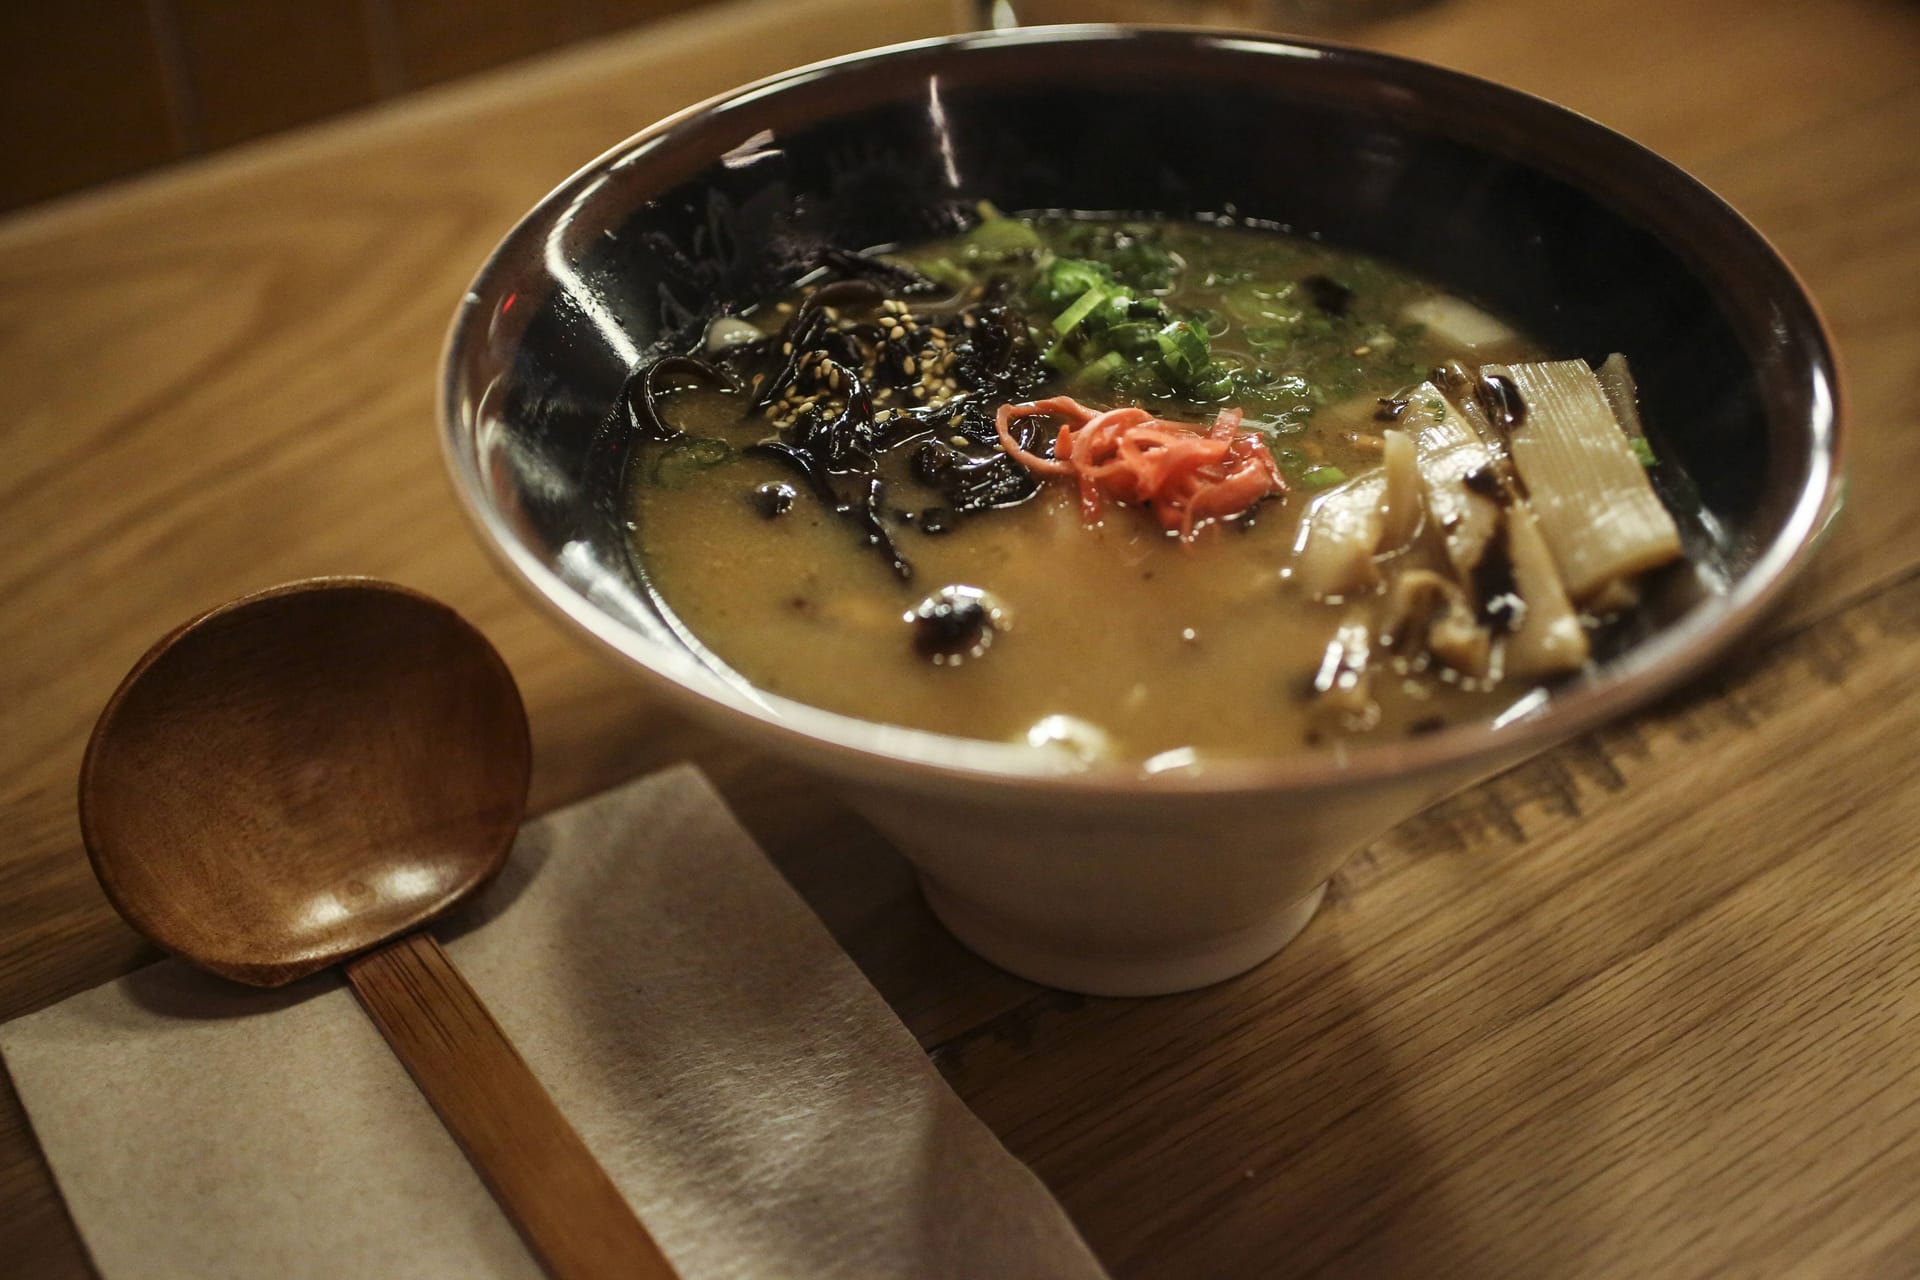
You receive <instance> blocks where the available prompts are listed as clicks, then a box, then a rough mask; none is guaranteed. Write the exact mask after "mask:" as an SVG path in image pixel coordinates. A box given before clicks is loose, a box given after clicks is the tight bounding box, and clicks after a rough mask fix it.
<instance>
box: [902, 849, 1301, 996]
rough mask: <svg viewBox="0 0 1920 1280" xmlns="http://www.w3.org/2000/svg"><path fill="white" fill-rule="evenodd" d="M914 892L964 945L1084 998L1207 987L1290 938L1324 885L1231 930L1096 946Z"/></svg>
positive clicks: (932, 886) (927, 890)
mask: <svg viewBox="0 0 1920 1280" xmlns="http://www.w3.org/2000/svg"><path fill="white" fill-rule="evenodd" d="M920 889H921V892H923V893H924V894H926V898H927V905H928V906H930V907H932V908H933V914H934V915H936V916H938V917H939V918H940V923H942V924H944V925H945V926H947V929H948V931H949V932H951V933H952V934H953V936H954V937H956V938H958V939H959V940H960V941H961V943H962V944H964V945H965V946H966V947H967V949H968V950H970V951H972V952H974V953H975V954H976V955H979V956H981V957H982V958H983V959H986V960H989V961H992V962H993V963H994V964H997V965H999V966H1000V967H1001V968H1002V969H1005V970H1007V971H1008V972H1010V973H1015V974H1018V975H1019V976H1020V977H1022V978H1027V979H1030V980H1031V981H1034V982H1039V983H1043V984H1044V985H1046V986H1049V987H1059V988H1061V989H1062V990H1065V991H1078V992H1081V993H1083V994H1085V995H1090V996H1159V995H1167V994H1169V993H1171V992H1175V991H1191V990H1193V989H1194V988H1196V987H1205V986H1211V985H1212V984H1214V983H1216V982H1224V981H1226V980H1227V979H1228V978H1231V977H1234V976H1236V975H1238V974H1242V973H1245V972H1246V971H1247V970H1248V969H1251V968H1253V967H1254V966H1255V965H1257V964H1259V963H1260V962H1261V961H1263V960H1266V959H1268V958H1270V957H1271V956H1273V955H1274V953H1276V952H1278V951H1279V950H1280V949H1281V948H1282V947H1284V946H1286V945H1287V944H1288V943H1289V942H1292V941H1293V939H1294V937H1295V936H1296V935H1298V934H1299V932H1300V931H1301V930H1302V929H1304V928H1306V927H1307V921H1309V920H1311V919H1313V913H1314V912H1315V911H1317V910H1319V909H1320V902H1321V899H1323V898H1324V897H1326V893H1327V886H1326V885H1325V883H1321V884H1319V885H1316V886H1315V887H1314V889H1313V891H1312V892H1311V893H1309V894H1307V896H1306V897H1304V898H1301V899H1300V900H1299V901H1297V902H1290V903H1288V904H1287V905H1286V906H1284V907H1282V908H1280V909H1279V910H1278V911H1276V912H1274V913H1273V914H1272V915H1270V916H1267V917H1266V918H1264V919H1261V920H1257V921H1255V922H1254V923H1253V924H1250V925H1248V926H1246V927H1245V928H1242V929H1236V930H1235V931H1234V932H1232V933H1226V934H1219V935H1216V936H1214V937H1210V938H1203V939H1201V940H1199V941H1197V942H1187V943H1184V944H1181V945H1179V946H1172V947H1154V946H1151V945H1143V946H1141V947H1139V948H1137V949H1129V950H1125V951H1120V950H1115V951H1111V952H1103V951H1096V950H1089V949H1087V948H1084V947H1075V948H1071V949H1069V948H1066V947H1061V946H1056V945H1050V944H1049V942H1048V940H1046V939H1035V938H1033V937H1032V936H1031V935H1030V934H1028V933H1024V932H1015V931H1014V930H1012V929H1009V928H1008V927H1007V926H1006V925H1005V924H1004V923H1003V922H1002V921H1001V920H1000V919H998V918H996V917H995V916H993V915H992V914H990V913H988V912H986V911H983V910H982V909H980V908H979V907H977V906H975V905H974V904H973V903H971V902H968V901H967V900H966V899H964V898H959V897H955V896H954V895H953V894H951V893H949V892H948V891H947V890H946V889H944V888H942V887H941V886H940V885H939V883H937V882H936V881H933V880H930V879H928V878H927V877H926V876H921V877H920Z"/></svg>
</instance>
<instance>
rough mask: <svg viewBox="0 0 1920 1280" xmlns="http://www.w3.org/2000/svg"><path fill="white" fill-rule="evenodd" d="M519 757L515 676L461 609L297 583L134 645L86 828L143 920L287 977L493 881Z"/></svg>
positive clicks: (367, 589) (97, 752)
mask: <svg viewBox="0 0 1920 1280" xmlns="http://www.w3.org/2000/svg"><path fill="white" fill-rule="evenodd" d="M531 761H532V752H531V748H530V744H529V739H528V734H527V717H526V712H525V710H524V709H523V708H522V706H521V702H520V694H519V691H518V689H516V688H515V686H514V682H513V677H512V675H511V673H509V672H508V670H507V668H506V664H505V663H503V662H502V661H501V660H500V656H499V655H498V654H497V653H495V652H494V650H493V647H492V646H491V645H490V644H488V643H487V641H486V638H485V637H483V636H482V635H481V634H480V633H479V632H478V631H476V630H475V629H474V628H473V627H472V626H471V625H469V624H468V623H467V622H466V621H465V620H464V619H462V618H461V617H460V615H459V614H457V613H455V612H454V611H453V610H451V609H449V608H447V607H446V606H445V605H443V604H440V603H438V602H437V601H435V600H432V599H430V598H428V597H426V596H423V595H420V594H418V593H417V592H413V591H409V590H407V589H405V588H403V587H397V586H393V585H390V584H387V583H381V582H373V581H368V580H363V579H353V578H337V579H324V580H321V581H318V582H312V583H295V584H292V585H290V586H285V587H276V588H273V589H272V590H269V591H264V592H261V593H259V594H258V595H253V596H249V597H247V598H245V599H243V600H238V601H235V602H233V603H231V604H227V605H223V606H221V607H220V608H217V609H214V610H213V611H211V612H209V613H206V614H203V615H202V616H200V617H198V618H196V619H194V620H193V621H191V622H189V623H187V624H186V625H184V626H182V627H180V628H179V629H178V630H176V631H174V632H173V633H172V634H170V635H168V636H167V637H165V638H164V639H162V640H161V641H160V642H159V643H157V644H155V645H154V646H153V648H151V649H150V650H148V651H147V654H146V656H144V657H143V658H141V659H140V661H139V662H138V663H137V664H136V665H135V666H134V668H133V670H132V671H131V672H129V673H128V675H127V677H126V679H125V680H124V681H123V682H122V683H121V685H120V688H119V689H118V691H116V692H115V694H114V695H113V698H112V700H111V701H109V702H108V704H107V706H106V709H105V710H104V711H103V712H102V713H101V716H100V720H99V723H98V724H97V725H96V726H95V728H94V733H93V738H92V740H91V741H90V742H89V744H88V747H87V754H86V759H85V761H84V763H83V764H82V765H81V770H80V826H81V832H82V835H83V837H84V839H85V841H86V846H87V855H88V857H89V858H91V859H92V861H93V868H94V871H95V873H96V874H97V875H98V876H99V878H100V883H101V886H102V887H103V888H104V889H105V890H106V893H107V896H108V898H109V899H111V900H112V902H113V904H114V906H115V907H116V908H118V909H119V911H120V912H121V914H122V915H124V916H125V917H126V918H127V920H128V921H129V922H130V923H132V924H133V926H134V927H135V928H137V929H139V930H140V932H142V933H144V934H145V935H146V936H147V937H149V938H151V939H153V940H154V941H155V942H157V943H158V944H160V946H162V947H164V948H166V949H167V950H168V951H171V952H173V953H175V954H176V955H180V956H184V957H186V958H187V959H189V960H191V961H192V962H193V963H195V964H197V965H200V966H201V967H203V968H206V969H210V970H212V971H213V972H215V973H218V974H221V975H222V976H224V977H228V978H233V979H235V980H237V981H240V982H245V983H250V984H252V985H255V986H267V987H271V986H279V985H280V984H282V983H286V982H291V981H293V980H294V979H296V978H300V977H304V976H305V975H307V974H309V973H313V972H315V971H317V970H320V969H324V968H326V967H328V966H330V965H333V964H337V963H339V962H340V961H341V960H344V959H346V958H347V957H348V956H350V955H353V954H355V953H356V952H360V951H364V950H366V949H368V948H370V947H372V946H375V945H377V944H378V943H380V942H382V941H384V940H386V939H388V938H391V937H393V936H395V935H396V934H399V933H402V932H404V931H406V930H408V929H412V928H415V927H417V926H419V925H421V924H424V923H425V922H427V921H429V920H431V919H433V918H434V917H436V916H438V915H440V914H442V913H443V912H445V911H446V910H447V909H448V908H449V907H451V906H453V905H454V904H455V903H456V902H458V901H460V900H461V899H463V898H465V897H466V896H467V895H469V894H471V893H473V892H474V891H475V890H476V889H478V888H480V887H481V886H482V885H483V884H485V883H486V882H487V880H489V879H490V878H491V877H492V876H493V875H494V874H495V873H496V872H498V871H499V869H500V867H501V865H502V864H503V863H504V862H505V860H506V856H507V851H508V850H509V849H510V848H511V847H512V844H513V837H514V832H515V831H516V830H517V829H518V827H519V824H520V819H521V816H522V814H523V813H524V811H525V808H526V797H527V780H528V776H529V772H530V769H531Z"/></svg>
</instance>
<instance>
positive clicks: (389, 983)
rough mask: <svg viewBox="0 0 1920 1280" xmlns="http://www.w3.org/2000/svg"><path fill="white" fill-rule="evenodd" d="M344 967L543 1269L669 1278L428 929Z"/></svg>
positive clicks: (578, 1278)
mask: <svg viewBox="0 0 1920 1280" xmlns="http://www.w3.org/2000/svg"><path fill="white" fill-rule="evenodd" d="M346 970H347V978H348V980H349V981H351V982H352V983H353V990H354V993H355V994H356V995H358V996H359V997H360V1003H361V1004H362V1005H363V1006H365V1008H366V1010H367V1014H368V1015H369V1016H370V1017H371V1018H372V1019H373V1021H374V1024H375V1025H376V1026H378V1027H379V1028H380V1030H381V1033H382V1034H384V1035H385V1036H386V1037H387V1043H388V1044H390V1045H392V1046H393V1052H394V1054H395V1056H397V1057H398V1058H399V1059H400V1061H401V1062H402V1063H404V1064H405V1065H406V1068H407V1071H408V1072H409V1073H410V1074H411V1075H412V1076H413V1080H414V1083H415V1084H417V1085H419V1086H420V1092H421V1093H424V1094H425V1095H427V1101H428V1102H431V1103H432V1104H433V1109H434V1110H435V1111H437V1112H439V1113H440V1119H441V1121H442V1122H444V1123H445V1124H446V1126H447V1129H448V1130H449V1131H450V1132H451V1133H452V1134H453V1136H454V1138H455V1139H456V1140H457V1141H458V1142H459V1143H460V1147H461V1149H462V1150H464V1151H465V1152H466V1153H467V1159H468V1160H470V1161H472V1163H473V1167H474V1169H475V1170H476V1171H477V1172H478V1173H479V1174H480V1178H481V1180H482V1181H483V1182H485V1183H486V1184H487V1186H488V1187H489V1188H490V1189H491V1190H492V1191H493V1196H494V1199H496V1200H498V1201H499V1202H500V1206H501V1208H503V1209H505V1210H506V1211H507V1216H508V1217H509V1218H511V1219H512V1220H513V1224H514V1226H515V1227H517V1228H519V1231H520V1235H521V1237H522V1238H523V1239H525V1240H526V1242H527V1247H528V1248H530V1249H532V1250H533V1253H534V1256H535V1257H537V1258H539V1259H540V1262H541V1263H542V1265H543V1266H545V1268H546V1270H547V1274H549V1275H551V1276H554V1277H556V1280H589V1278H592V1280H598V1278H600V1277H607V1276H620V1277H639V1278H640V1280H674V1272H673V1268H672V1267H671V1266H670V1265H669V1264H668V1263H667V1260H666V1258H665V1257H664V1256H663V1255H662V1254H661V1252H660V1247H659V1246H658V1245H657V1244H655V1243H654V1242H653V1237H652V1236H650V1235H648V1234H647V1229H646V1228H645V1227H644V1226H642V1225H641V1224H640V1219H639V1218H637V1217H635V1216H634V1213H633V1210H632V1208H631V1207H629V1206H628V1204H627V1202H626V1200H625V1199H624V1198H623V1197H622V1196H621V1194H620V1192H619V1189H618V1188H616V1187H615V1186H614V1185H613V1180H612V1179H611V1178H609V1177H607V1172H606V1170H605V1169H602V1168H601V1167H600V1163H599V1161H597V1160H595V1159H594V1158H593V1153H592V1152H591V1151H588V1150H587V1145H586V1143H584V1142H582V1141H581V1140H580V1135H579V1134H577V1133H575V1132H574V1131H573V1126H572V1125H570V1124H568V1123H567V1118H566V1117H565V1116H563V1115H561V1114H560V1109H559V1108H558V1107H556V1106H555V1105H554V1103H553V1099H552V1098H551V1097H549V1096H548V1095H547V1091H546V1090H545V1089H544V1088H542V1087H541V1085H540V1082H539V1081H538V1080H536V1079H535V1078H534V1075H533V1072H532V1071H531V1070H529V1069H528V1068H527V1064H526V1062H525V1061H524V1060H523V1059H522V1058H521V1057H520V1054H519V1051H518V1050H516V1049H515V1048H514V1047H513V1042H512V1041H511V1040H509V1039H507V1034H506V1032H504V1031H502V1030H501V1029H500V1024H499V1023H497V1022H495V1021H494V1020H493V1016H492V1015H491V1014H489V1013H488V1012H487V1007H486V1005H484V1004H482V1003H481V1001H480V997H479V996H478V995H477V994H475V992H474V990H473V988H472V987H470V986H468V985H467V980H466V979H465V978H463V977H461V976H460V970H458V969H457V968H455V967H454V964H453V961H452V960H451V959H450V958H448V956H447V953H446V952H445V951H442V950H441V949H440V944H439V943H438V942H436V941H435V940H434V939H433V936H432V935H431V934H428V933H424V932H418V933H411V934H408V935H407V936H405V937H403V938H401V939H400V940H399V941H397V942H392V943H389V944H388V945H386V946H384V947H382V948H380V949H379V950H377V951H372V952H369V953H367V954H366V955H363V956H360V957H358V958H357V959H354V960H351V961H349V962H348V963H347V965H346Z"/></svg>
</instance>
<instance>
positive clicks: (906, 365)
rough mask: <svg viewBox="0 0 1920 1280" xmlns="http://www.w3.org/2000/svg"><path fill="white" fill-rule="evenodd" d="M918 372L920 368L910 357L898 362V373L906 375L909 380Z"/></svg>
mask: <svg viewBox="0 0 1920 1280" xmlns="http://www.w3.org/2000/svg"><path fill="white" fill-rule="evenodd" d="M919 370H920V366H919V365H918V364H916V363H915V362H914V359H913V357H912V356H908V357H907V358H906V359H905V360H902V361H901V362H900V372H902V373H904V374H906V375H907V376H908V377H909V378H911V377H912V376H913V375H914V374H916V373H918V372H919Z"/></svg>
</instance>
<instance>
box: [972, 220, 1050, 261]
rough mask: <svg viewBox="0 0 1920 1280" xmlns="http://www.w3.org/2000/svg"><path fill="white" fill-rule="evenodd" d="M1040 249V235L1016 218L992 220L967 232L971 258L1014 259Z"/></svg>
mask: <svg viewBox="0 0 1920 1280" xmlns="http://www.w3.org/2000/svg"><path fill="white" fill-rule="evenodd" d="M1039 248H1040V233H1039V232H1037V231H1035V230H1034V229H1033V228H1032V227H1030V226H1028V225H1027V224H1026V223H1024V222H1022V221H1020V220H1019V219H1018V218H993V219H990V220H988V221H986V222H983V223H981V224H980V225H979V226H977V227H975V228H974V229H973V230H971V231H969V232H967V241H966V252H967V256H968V257H971V258H1000V259H1004V258H1014V257H1018V256H1020V255H1021V254H1025V253H1032V252H1034V251H1035V250H1037V249H1039Z"/></svg>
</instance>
